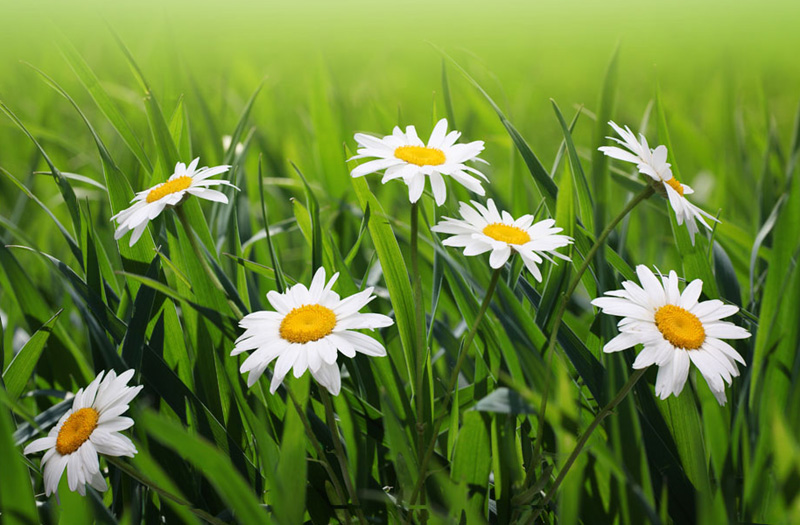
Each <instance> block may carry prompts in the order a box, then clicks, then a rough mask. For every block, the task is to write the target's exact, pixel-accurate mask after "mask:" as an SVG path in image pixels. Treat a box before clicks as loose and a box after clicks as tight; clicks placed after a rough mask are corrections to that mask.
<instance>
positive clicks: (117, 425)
mask: <svg viewBox="0 0 800 525" xmlns="http://www.w3.org/2000/svg"><path fill="white" fill-rule="evenodd" d="M103 375H104V373H103V372H100V375H98V376H97V377H96V378H95V380H94V381H92V382H91V383H89V386H87V387H86V390H84V389H82V388H81V389H80V390H78V393H77V394H75V397H74V398H73V401H72V409H71V410H69V411H68V412H67V413H66V414H64V415H63V416H61V419H59V420H58V424H56V426H54V427H53V428H52V429H50V432H49V433H48V434H47V437H44V438H40V439H37V440H36V441H34V442H33V443H31V444H30V445H28V446H27V447H25V454H32V453H34V452H41V451H42V450H47V452H45V454H44V457H43V458H42V471H43V476H44V489H45V494H46V495H47V496H49V495H50V494H52V493H54V492H56V490H57V489H58V483H59V481H60V480H61V475H62V474H63V473H64V469H65V468H66V469H67V480H68V482H69V490H71V491H73V492H74V491H76V490H77V491H78V493H80V494H81V496H85V495H86V486H85V485H86V483H89V484H90V485H91V486H92V487H94V488H95V489H97V490H99V491H104V490H106V489H107V488H108V486H107V485H106V481H105V479H103V474H102V473H101V472H100V463H99V461H98V456H97V455H98V454H105V455H107V456H129V457H133V455H134V454H136V447H135V446H134V444H133V442H131V440H130V439H129V438H127V437H125V436H123V435H122V434H120V433H119V432H120V431H122V430H126V429H128V428H130V427H131V426H133V420H132V419H131V418H129V417H122V414H123V413H124V412H125V411H126V410H128V403H130V402H131V400H132V399H133V398H134V397H136V394H138V393H139V391H140V390H141V389H142V387H141V386H135V387H129V386H127V385H128V381H130V379H131V377H133V370H128V371H126V372H123V373H122V374H120V375H119V377H118V376H117V374H116V373H115V372H114V371H113V370H111V371H110V372H108V374H105V379H104V378H103Z"/></svg>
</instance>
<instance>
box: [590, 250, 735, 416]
mask: <svg viewBox="0 0 800 525" xmlns="http://www.w3.org/2000/svg"><path fill="white" fill-rule="evenodd" d="M636 274H637V275H638V276H639V281H640V282H641V286H639V285H637V284H636V283H635V282H633V281H625V282H623V283H622V286H623V288H624V289H623V290H614V291H610V292H606V295H607V296H610V297H599V298H597V299H595V300H594V301H592V304H593V305H595V306H597V307H598V308H600V309H601V310H602V311H603V313H605V314H607V315H615V316H619V317H623V319H622V320H621V321H620V322H619V324H618V325H617V326H618V327H619V331H620V334H619V335H618V336H617V337H615V338H614V339H612V340H611V341H609V342H608V343H606V345H605V347H603V351H604V352H618V351H620V350H624V349H626V348H631V347H633V346H635V345H637V344H641V345H644V349H643V350H642V351H641V352H639V355H637V356H636V360H635V361H634V363H633V368H635V369H641V368H647V367H648V366H650V365H653V364H655V365H658V377H657V379H656V395H658V396H659V397H660V398H661V399H666V398H667V397H669V395H670V394H675V395H676V396H677V395H678V394H680V393H681V390H683V385H684V384H685V383H686V378H687V377H688V375H689V363H690V362H692V363H694V365H695V366H696V367H697V369H698V370H700V373H701V374H703V377H704V378H705V379H706V381H707V382H708V386H709V387H710V388H711V391H712V392H713V393H714V397H716V398H717V401H719V404H720V405H724V404H725V382H727V383H728V384H729V385H730V384H731V381H732V378H733V377H736V376H738V375H739V370H738V368H737V366H736V362H737V361H738V362H739V363H741V364H742V365H745V362H744V359H742V356H740V355H739V353H738V352H737V351H736V350H734V349H733V347H731V346H730V345H729V344H728V343H726V342H724V341H722V339H745V338H748V337H750V332H748V331H747V330H745V329H744V328H741V327H739V326H736V325H735V324H733V323H729V322H727V321H721V320H720V319H722V318H724V317H729V316H731V315H733V314H735V313H736V312H738V311H739V308H738V307H736V306H733V305H728V304H724V303H723V302H722V301H719V300H717V299H712V300H710V301H698V299H699V298H700V292H701V291H702V290H703V281H701V280H700V279H695V280H694V281H692V282H691V283H689V284H688V285H686V287H685V288H684V290H683V293H681V292H680V291H679V290H678V276H677V274H676V273H675V272H674V271H672V272H670V273H669V276H668V277H667V276H663V275H662V276H661V281H659V280H658V279H657V278H656V276H655V274H654V273H653V272H652V271H651V270H650V269H649V268H647V267H646V266H643V265H640V266H637V267H636Z"/></svg>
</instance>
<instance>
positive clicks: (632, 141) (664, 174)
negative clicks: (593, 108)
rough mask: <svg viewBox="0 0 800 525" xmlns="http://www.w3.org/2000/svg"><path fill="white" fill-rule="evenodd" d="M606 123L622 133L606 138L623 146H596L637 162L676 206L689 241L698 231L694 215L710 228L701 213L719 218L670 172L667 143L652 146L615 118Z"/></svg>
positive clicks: (628, 160)
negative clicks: (700, 205)
mask: <svg viewBox="0 0 800 525" xmlns="http://www.w3.org/2000/svg"><path fill="white" fill-rule="evenodd" d="M609 124H610V125H611V127H612V128H614V131H616V132H617V134H618V135H619V136H620V137H622V140H620V139H618V138H616V137H606V138H608V139H611V140H613V141H614V142H616V143H618V144H620V145H621V146H623V147H624V148H626V149H623V148H618V147H616V146H603V147H600V148H597V149H599V150H600V151H602V152H603V153H604V154H605V155H607V156H609V157H611V158H614V159H618V160H622V161H625V162H630V163H633V164H636V167H637V168H638V169H639V173H643V174H645V175H647V176H648V177H650V178H651V179H653V183H654V184H655V187H656V190H657V191H658V192H659V193H660V194H661V195H663V196H665V197H667V198H668V199H669V203H670V205H671V206H672V209H673V210H675V219H676V220H677V221H678V224H683V223H684V222H685V223H686V229H687V230H689V236H690V237H691V238H692V244H694V235H695V233H697V232H698V231H699V229H698V227H697V224H696V223H695V219H696V220H698V221H700V223H701V224H702V225H703V226H705V227H706V228H708V229H709V230H710V229H711V226H709V225H708V223H707V222H706V221H705V219H704V218H703V217H704V216H705V217H707V218H709V219H711V220H712V221H716V222H719V220H718V219H717V218H716V217H714V216H713V215H710V214H708V213H706V212H704V211H703V210H701V209H700V208H698V207H697V206H695V205H694V204H692V203H691V202H689V200H688V199H687V198H686V197H684V195H691V194H692V193H694V190H692V188H690V187H689V186H687V185H686V184H683V183H681V182H679V181H678V179H676V178H675V176H674V175H673V174H672V169H671V168H670V166H671V164H670V163H669V162H667V147H666V146H663V145H662V146H658V147H656V149H652V150H651V149H650V146H649V145H648V144H647V139H646V138H644V135H641V134H640V135H639V137H640V140H637V139H636V135H634V134H633V132H632V131H631V130H630V128H628V127H627V126H625V129H622V128H620V127H619V126H617V125H616V124H615V123H614V122H609Z"/></svg>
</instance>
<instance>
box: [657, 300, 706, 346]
mask: <svg viewBox="0 0 800 525" xmlns="http://www.w3.org/2000/svg"><path fill="white" fill-rule="evenodd" d="M656 327H657V328H658V330H659V331H660V332H661V335H663V336H664V339H666V340H667V341H669V342H670V343H672V345H673V346H675V347H677V348H684V349H686V350H697V349H698V348H700V347H701V346H702V345H703V341H705V340H706V331H705V329H703V323H701V322H700V319H698V318H697V316H696V315H694V314H693V313H691V312H690V311H688V310H686V309H684V308H681V307H680V306H675V305H674V304H668V305H666V306H662V307H661V308H659V309H658V310H657V311H656Z"/></svg>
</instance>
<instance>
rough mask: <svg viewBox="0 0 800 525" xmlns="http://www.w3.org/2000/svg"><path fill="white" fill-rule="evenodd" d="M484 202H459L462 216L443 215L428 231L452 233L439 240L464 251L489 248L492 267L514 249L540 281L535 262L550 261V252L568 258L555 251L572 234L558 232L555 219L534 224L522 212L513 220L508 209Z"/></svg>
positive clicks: (480, 251)
mask: <svg viewBox="0 0 800 525" xmlns="http://www.w3.org/2000/svg"><path fill="white" fill-rule="evenodd" d="M486 204H487V206H483V205H482V204H480V203H478V202H475V201H472V205H473V206H474V208H473V207H472V206H470V205H469V204H467V203H466V202H462V203H461V206H460V208H459V210H458V211H459V213H460V214H461V217H463V220H460V219H451V218H449V217H445V218H444V220H443V221H441V222H439V224H437V225H436V226H434V227H432V228H431V231H434V232H437V233H445V234H449V235H452V237H448V238H447V239H445V240H444V241H442V244H444V245H445V246H455V247H459V248H464V255H480V254H482V253H486V252H488V251H491V252H492V253H491V255H490V256H489V265H490V266H491V267H492V268H494V269H495V270H496V269H498V268H501V267H502V266H503V265H504V264H505V263H506V261H508V258H509V257H511V255H512V253H514V252H516V253H518V254H519V256H520V257H522V261H523V262H524V263H525V267H526V268H528V271H530V272H531V273H532V274H533V276H534V278H535V279H536V280H537V281H539V282H541V281H542V272H541V271H540V270H539V266H538V265H539V264H541V263H542V262H543V259H547V260H549V261H553V259H552V258H551V257H550V255H553V256H555V257H558V258H560V259H564V260H566V261H568V260H570V259H569V257H567V256H566V255H563V254H561V253H558V252H557V251H556V249H558V248H561V247H564V246H567V245H569V244H571V243H572V238H570V237H568V236H566V235H558V233H559V232H561V228H555V227H554V225H555V222H556V221H554V220H553V219H545V220H543V221H539V222H537V223H536V224H534V223H533V215H523V216H522V217H520V218H519V219H516V220H515V219H514V217H512V216H511V214H510V213H508V212H507V211H503V212H502V213H501V212H500V211H498V209H497V206H496V205H495V203H494V201H493V200H492V199H489V201H488V202H487V203H486ZM548 254H549V255H548Z"/></svg>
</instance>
